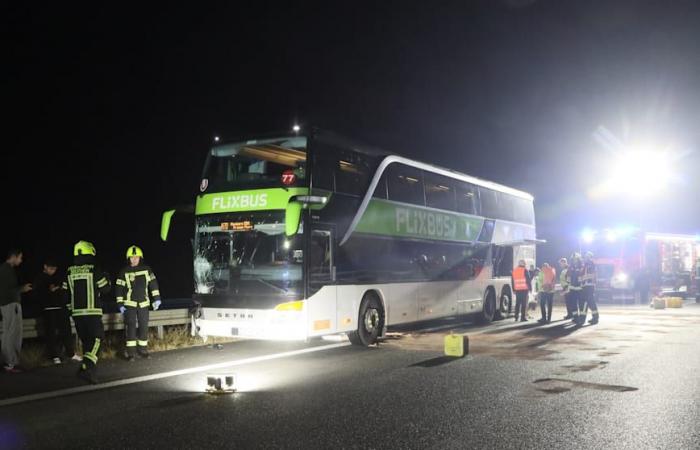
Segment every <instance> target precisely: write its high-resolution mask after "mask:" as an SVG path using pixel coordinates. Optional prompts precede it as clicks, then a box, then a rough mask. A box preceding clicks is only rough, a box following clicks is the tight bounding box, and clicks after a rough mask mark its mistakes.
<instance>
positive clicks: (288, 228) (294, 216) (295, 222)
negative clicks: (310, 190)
mask: <svg viewBox="0 0 700 450" xmlns="http://www.w3.org/2000/svg"><path fill="white" fill-rule="evenodd" d="M302 207H303V205H302V203H301V202H297V201H290V202H289V203H287V207H286V208H285V209H284V234H285V235H286V236H294V235H295V234H297V231H298V230H299V222H301V210H302Z"/></svg>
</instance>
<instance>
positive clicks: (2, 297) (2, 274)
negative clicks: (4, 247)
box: [0, 249, 32, 373]
mask: <svg viewBox="0 0 700 450" xmlns="http://www.w3.org/2000/svg"><path fill="white" fill-rule="evenodd" d="M22 256H23V255H22V250H19V249H13V250H10V251H9V252H7V259H6V260H5V262H4V263H3V264H2V265H0V313H2V359H3V361H4V367H3V368H4V370H5V372H7V373H18V372H21V370H19V369H18V368H17V366H18V365H19V355H20V352H21V351H22V304H21V298H22V294H24V293H27V292H29V291H31V290H32V285H31V284H23V285H21V286H20V285H19V283H18V282H17V273H16V272H15V267H17V266H19V265H20V264H22Z"/></svg>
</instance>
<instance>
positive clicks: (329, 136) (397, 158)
mask: <svg viewBox="0 0 700 450" xmlns="http://www.w3.org/2000/svg"><path fill="white" fill-rule="evenodd" d="M313 138H315V139H318V138H320V139H321V140H323V141H327V142H330V143H335V144H338V145H342V146H344V147H350V148H351V149H352V150H354V151H357V152H360V153H365V154H368V155H373V156H383V157H385V158H384V159H385V160H386V158H387V157H391V160H390V162H399V163H401V164H405V165H407V166H412V167H415V168H417V169H422V170H427V171H429V172H432V173H436V174H439V175H443V176H446V177H450V178H454V179H457V180H460V181H464V182H467V183H471V184H475V185H477V186H481V187H484V188H488V189H493V190H494V191H499V192H504V193H506V194H511V195H514V196H516V197H520V198H524V199H527V200H530V201H532V200H533V199H534V198H533V196H532V194H529V193H527V192H525V191H521V190H519V189H515V188H511V187H508V186H505V185H502V184H499V183H495V182H493V181H488V180H484V179H481V178H477V177H473V176H471V175H467V174H465V173H462V172H458V171H456V170H453V169H447V168H444V167H440V166H437V165H434V164H429V163H424V162H422V161H418V160H415V159H411V158H407V157H405V156H401V155H399V154H396V153H391V152H387V151H385V150H383V149H380V148H378V147H369V146H366V145H363V144H358V143H356V142H354V141H352V140H350V139H348V138H345V137H343V136H339V135H337V134H335V133H333V132H330V131H325V130H324V131H321V130H316V133H315V134H314V135H313ZM387 165H388V164H387ZM380 167H381V166H380Z"/></svg>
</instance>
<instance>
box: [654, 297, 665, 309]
mask: <svg viewBox="0 0 700 450" xmlns="http://www.w3.org/2000/svg"><path fill="white" fill-rule="evenodd" d="M651 306H653V307H654V309H664V308H666V299H665V298H661V297H654V299H653V300H652V301H651Z"/></svg>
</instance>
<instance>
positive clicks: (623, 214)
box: [0, 0, 700, 298]
mask: <svg viewBox="0 0 700 450" xmlns="http://www.w3.org/2000/svg"><path fill="white" fill-rule="evenodd" d="M2 22H3V24H2V35H3V43H4V44H5V47H6V48H5V50H4V52H3V65H2V67H3V69H2V107H3V109H4V117H5V119H3V120H2V124H3V140H2V142H3V145H2V147H3V151H2V190H3V194H2V198H3V205H2V207H3V214H2V217H3V219H2V221H3V229H4V230H5V231H4V232H3V233H2V238H1V242H0V244H1V246H2V248H3V250H4V249H7V248H9V247H11V246H21V247H22V248H23V249H25V260H26V263H25V265H24V266H23V267H22V270H21V271H20V273H21V276H22V277H23V278H24V279H29V278H31V277H32V276H33V275H34V274H35V273H36V272H37V271H39V270H40V264H41V260H42V258H44V257H45V255H47V254H53V255H56V256H57V257H59V258H60V260H61V261H62V263H63V264H66V263H68V262H69V260H70V255H71V251H72V246H73V243H74V242H76V241H77V240H79V239H86V240H91V241H93V242H94V243H95V245H96V246H97V249H98V256H99V258H100V260H101V261H102V262H103V264H104V265H105V266H106V268H107V269H108V270H109V271H111V272H112V273H113V274H114V273H115V272H116V271H117V270H118V269H119V267H120V266H121V265H122V264H123V263H124V253H125V251H126V248H127V247H128V246H129V245H131V244H138V245H140V246H142V248H143V249H144V252H145V253H146V259H147V261H148V262H150V263H151V264H152V266H153V267H154V269H155V270H156V273H157V274H158V275H159V277H160V279H161V284H162V288H161V291H162V292H163V294H164V296H165V297H166V298H168V297H176V296H189V295H190V293H191V250H190V246H189V238H190V236H191V232H192V225H191V222H188V221H187V220H185V221H179V222H176V223H175V225H174V229H173V232H174V235H173V238H172V240H171V242H169V243H168V244H163V243H161V242H160V240H159V238H158V235H159V224H160V215H161V213H162V211H163V210H165V209H168V208H170V207H172V206H174V205H176V204H182V203H192V201H193V199H194V194H195V193H196V190H197V188H198V185H199V176H200V172H201V166H202V163H203V160H204V157H205V154H206V151H207V148H208V146H209V145H210V143H211V142H212V139H213V137H214V136H215V135H219V136H222V138H224V139H226V138H234V137H236V136H239V135H242V134H249V133H253V132H258V131H268V130H277V129H289V128H290V127H291V125H292V124H293V123H296V122H298V123H300V124H302V126H309V125H310V124H315V125H318V126H321V127H325V128H330V129H333V130H336V131H338V132H340V133H343V134H347V135H349V136H352V137H354V138H357V139H360V140H364V141H366V142H368V143H371V144H374V145H377V146H381V147H385V148H386V149H388V150H391V151H394V152H397V153H401V154H404V155H408V156H410V157H415V158H418V159H421V160H424V161H427V162H431V163H435V164H438V165H442V166H446V167H450V168H454V169H457V170H460V171H463V172H466V173H469V174H471V175H475V176H478V177H482V178H487V179H491V180H494V181H497V182H500V183H503V184H507V185H511V186H514V187H517V188H521V189H524V190H526V191H529V192H531V193H533V194H534V195H535V197H536V212H537V214H538V226H539V230H538V234H539V235H540V236H541V237H542V238H544V239H547V240H548V241H549V244H547V245H545V246H542V247H541V248H540V250H539V257H540V260H541V261H540V262H542V261H544V260H549V261H550V262H551V261H552V260H553V259H554V258H556V257H558V256H559V255H560V254H568V253H569V252H570V251H571V250H573V248H574V246H575V245H576V236H577V235H578V233H579V232H580V230H581V229H582V227H584V226H593V227H596V226H598V227H604V226H616V225H620V224H639V223H640V221H641V224H642V225H643V226H644V227H645V228H649V229H654V230H659V231H671V232H687V233H695V232H697V231H700V227H699V226H698V220H697V216H698V202H697V201H696V193H697V192H698V182H697V181H696V180H697V176H696V173H697V171H698V169H699V168H700V164H699V162H700V161H698V154H697V151H696V149H697V146H698V143H699V141H700V126H698V125H700V51H699V50H698V42H700V31H699V29H700V27H698V24H700V5H699V4H698V2H692V1H687V2H684V1H660V2H644V1H635V2H626V1H625V2H615V1H600V2H590V1H580V2H570V1H528V0H501V1H496V0H487V1H476V2H467V1H458V2H447V1H444V2H408V1H405V2H391V1H382V2H368V3H365V2H358V1H353V2H301V1H300V2H265V1H258V2H240V3H239V4H236V3H233V2H229V3H227V4H221V5H213V4H211V5H209V4H207V5H204V4H201V5H200V4H197V6H193V5H184V6H175V5H174V2H171V3H170V4H164V5H160V6H156V5H154V6H150V5H147V4H144V3H140V4H126V3H114V4H113V5H111V6H101V5H82V6H79V5H71V4H65V2H61V3H58V2H55V4H54V5H53V6H48V7H40V6H38V5H34V4H33V3H24V4H21V5H19V4H17V5H15V6H11V7H8V6H4V7H3V10H2ZM600 127H605V128H606V129H608V130H610V131H611V132H612V133H613V134H615V135H616V136H618V137H619V138H620V139H622V140H623V141H625V142H630V143H634V142H645V143H649V144H650V145H653V146H657V147H664V148H665V147H671V149H672V150H673V151H674V152H675V153H676V154H678V155H680V157H679V160H678V161H676V165H677V168H678V170H677V171H676V172H675V175H676V176H675V180H674V181H675V182H674V184H673V185H672V186H671V187H670V188H669V190H668V191H666V192H664V193H662V194H661V195H658V196H656V197H653V198H649V199H645V200H643V201H633V200H631V199H629V198H624V197H620V196H618V197H607V198H603V199H592V198H590V196H589V195H588V194H587V193H588V192H589V190H590V189H591V187H592V186H593V185H595V183H597V182H599V181H600V180H601V178H602V177H603V175H604V173H605V169H606V166H607V165H609V161H610V159H611V153H610V151H609V150H607V149H605V148H604V147H603V146H601V145H600V143H599V142H597V141H596V139H595V138H594V135H595V132H596V130H598V129H599V128H600Z"/></svg>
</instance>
